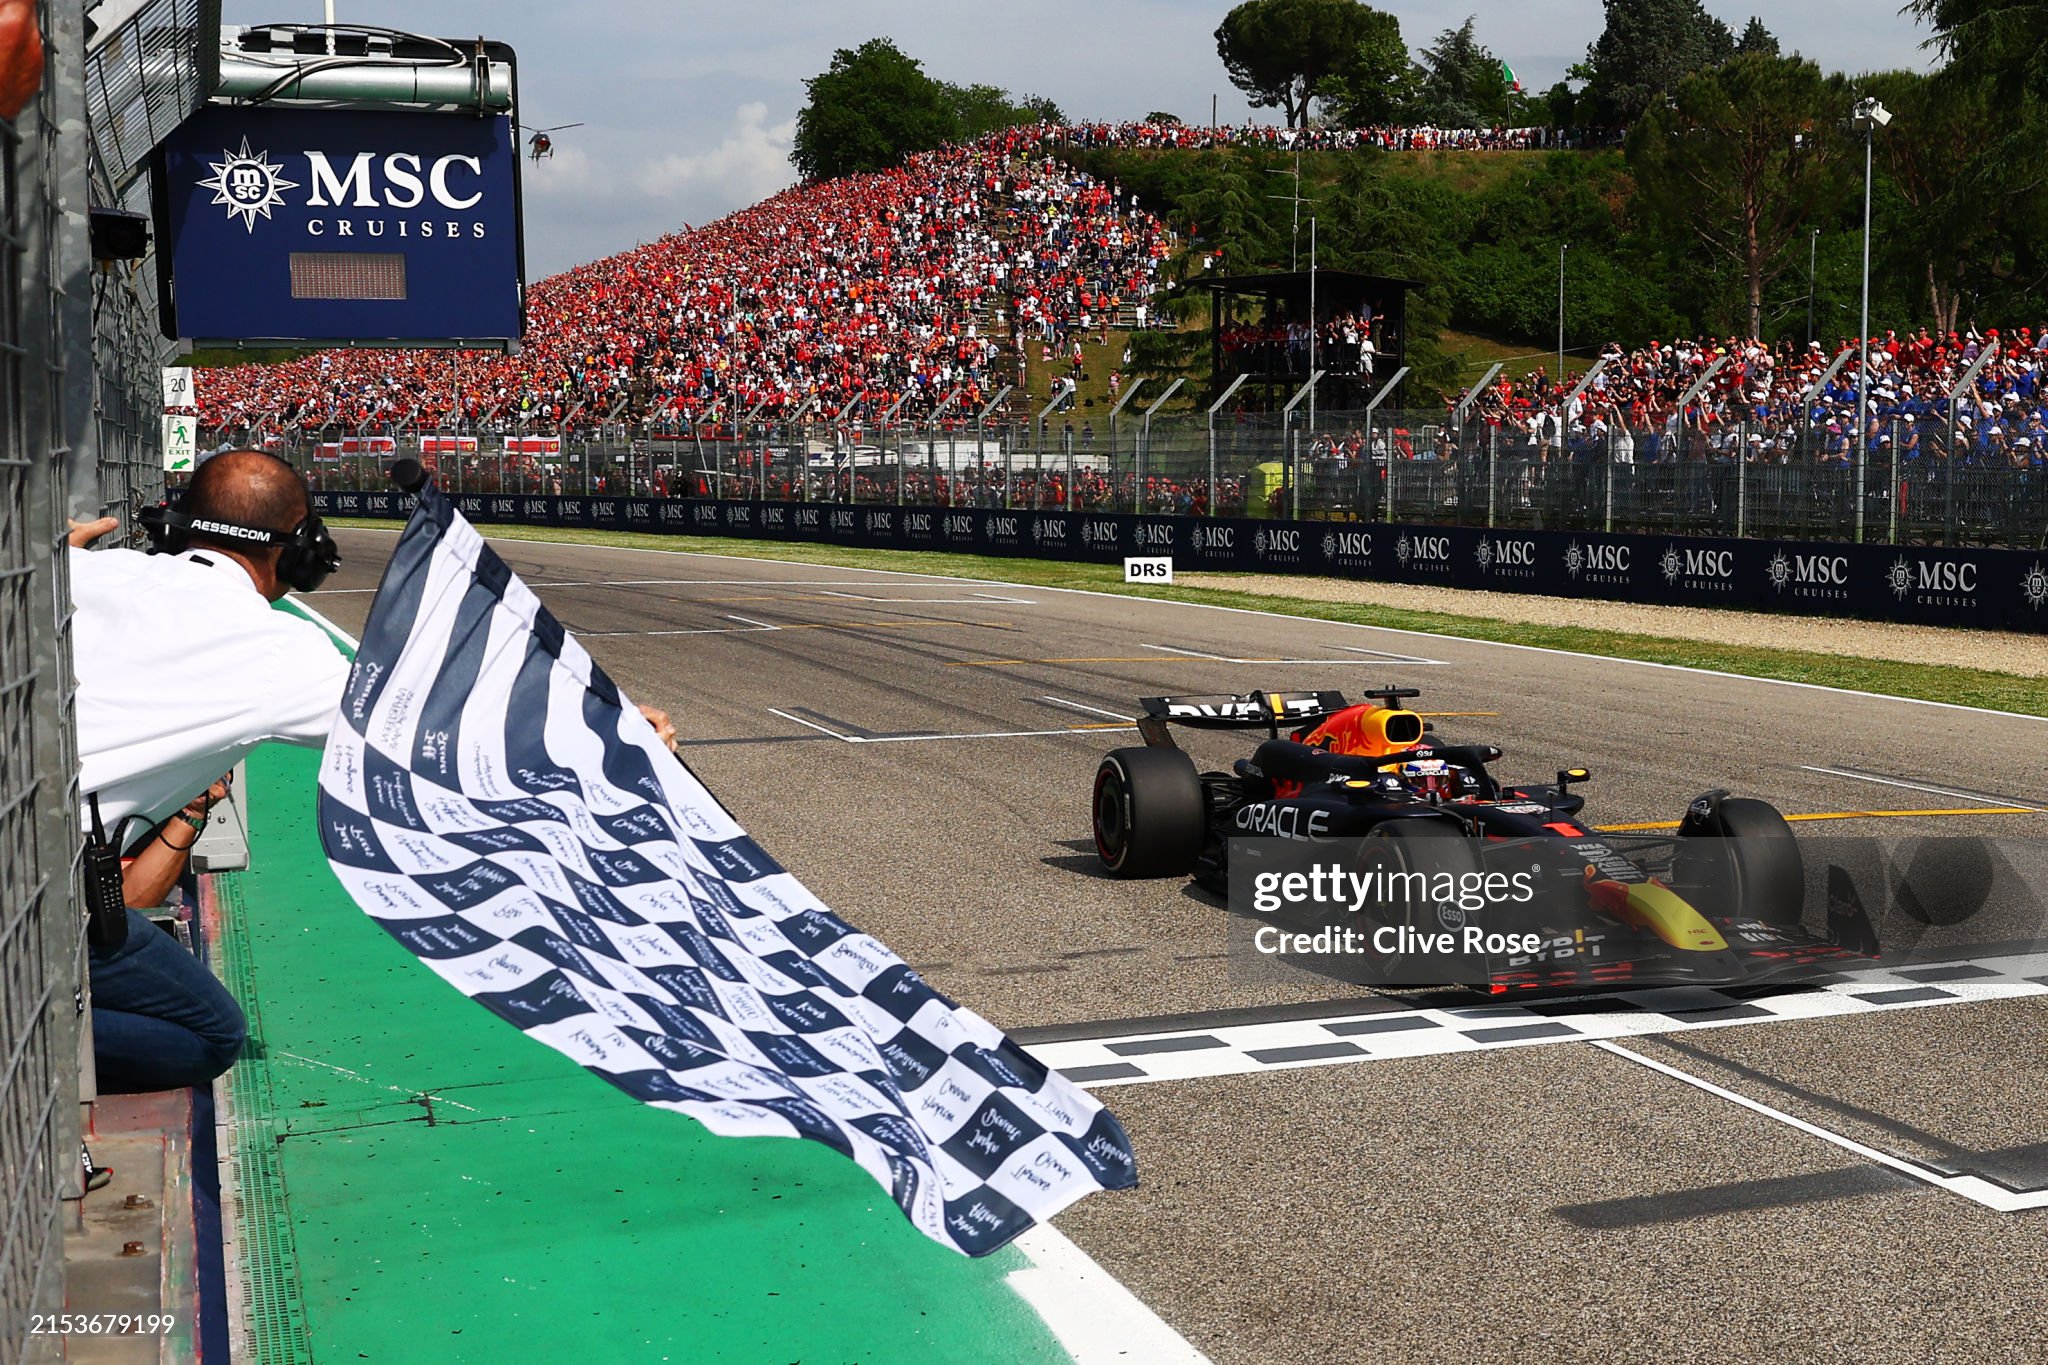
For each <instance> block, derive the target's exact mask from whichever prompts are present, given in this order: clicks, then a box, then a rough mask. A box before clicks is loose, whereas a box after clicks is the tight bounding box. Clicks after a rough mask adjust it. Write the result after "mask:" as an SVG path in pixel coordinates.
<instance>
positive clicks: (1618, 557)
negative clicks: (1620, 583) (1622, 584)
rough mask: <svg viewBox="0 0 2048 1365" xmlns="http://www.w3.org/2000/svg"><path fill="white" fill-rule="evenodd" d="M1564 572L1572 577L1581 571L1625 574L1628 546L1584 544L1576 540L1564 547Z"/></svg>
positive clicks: (1575, 576)
mask: <svg viewBox="0 0 2048 1365" xmlns="http://www.w3.org/2000/svg"><path fill="white" fill-rule="evenodd" d="M1564 567H1565V572H1566V573H1569V574H1570V575H1571V576H1572V577H1573V578H1577V577H1578V576H1579V575H1580V574H1582V573H1589V574H1599V573H1606V574H1625V573H1627V572H1628V571H1629V570H1628V546H1626V545H1585V546H1581V545H1580V544H1579V542H1577V541H1576V540H1575V541H1573V542H1572V543H1571V544H1570V545H1567V546H1566V547H1565V551H1564Z"/></svg>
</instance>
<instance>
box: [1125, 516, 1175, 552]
mask: <svg viewBox="0 0 2048 1365" xmlns="http://www.w3.org/2000/svg"><path fill="white" fill-rule="evenodd" d="M1132 540H1133V541H1134V543H1135V544H1136V545H1137V547H1138V548H1139V549H1141V550H1171V549H1172V548H1173V527H1172V525H1170V524H1169V523H1167V522H1163V521H1148V522H1145V523H1143V524H1141V525H1140V526H1139V527H1138V529H1137V530H1136V531H1135V532H1134V533H1133V534H1132Z"/></svg>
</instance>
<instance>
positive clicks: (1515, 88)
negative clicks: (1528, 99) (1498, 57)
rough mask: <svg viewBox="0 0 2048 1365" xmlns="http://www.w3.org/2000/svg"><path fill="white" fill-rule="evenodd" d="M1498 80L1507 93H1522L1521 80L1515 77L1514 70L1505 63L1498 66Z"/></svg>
mask: <svg viewBox="0 0 2048 1365" xmlns="http://www.w3.org/2000/svg"><path fill="white" fill-rule="evenodd" d="M1500 78H1501V82H1502V84H1504V85H1506V86H1507V88H1508V93H1510V94H1514V95H1519V94H1521V93H1522V78H1521V77H1520V76H1517V75H1516V74H1515V69H1514V68H1513V67H1512V66H1509V65H1508V64H1507V63H1506V62H1502V63H1501V64H1500Z"/></svg>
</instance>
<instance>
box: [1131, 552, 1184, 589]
mask: <svg viewBox="0 0 2048 1365" xmlns="http://www.w3.org/2000/svg"><path fill="white" fill-rule="evenodd" d="M1172 581H1173V556H1172V555H1139V556H1134V557H1132V558H1129V559H1126V560H1125V561H1124V582H1126V583H1171V582H1172Z"/></svg>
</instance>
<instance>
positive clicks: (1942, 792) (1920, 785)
mask: <svg viewBox="0 0 2048 1365" xmlns="http://www.w3.org/2000/svg"><path fill="white" fill-rule="evenodd" d="M1799 766H1800V767H1801V768H1803V769H1804V770H1806V771H1807V772H1810V773H1826V774H1827V775H1828V776H1830V777H1847V778H1852V779H1854V780H1855V781H1858V782H1875V783H1877V784H1878V785H1879V786H1881V787H1904V788H1905V789H1906V790H1907V791H1916V792H1931V793H1932V794H1934V795H1935V796H1952V797H1954V798H1955V799H1956V800H1958V801H1975V802H1976V803H1977V804H1978V805H1981V806H2017V807H2020V808H2022V809H2025V810H2030V811H2037V812H2038V811H2040V810H2041V807H2039V806H2029V805H2027V804H2026V803H2025V802H2022V801H2007V800H2003V799H1999V800H1993V799H1992V798H1990V797H1988V796H1982V795H1979V794H1978V793H1976V792H1959V791H1952V790H1950V789H1949V788H1947V787H1930V786H1928V785H1927V784H1926V783H1925V782H1906V781H1902V780H1900V779H1899V778H1895V777H1878V776H1875V775H1874V774H1871V773H1857V772H1850V771H1849V770H1848V769H1847V768H1821V767H1816V766H1814V765H1813V764H1811V763H1802V764H1800V765H1799Z"/></svg>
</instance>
